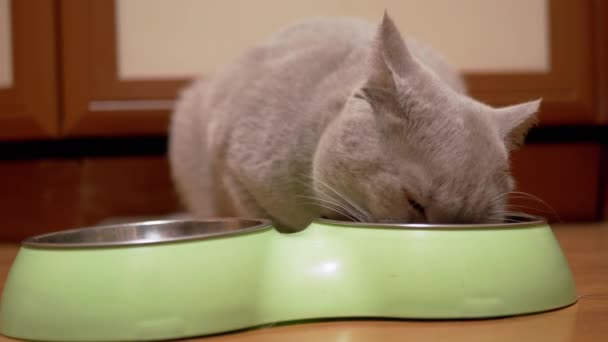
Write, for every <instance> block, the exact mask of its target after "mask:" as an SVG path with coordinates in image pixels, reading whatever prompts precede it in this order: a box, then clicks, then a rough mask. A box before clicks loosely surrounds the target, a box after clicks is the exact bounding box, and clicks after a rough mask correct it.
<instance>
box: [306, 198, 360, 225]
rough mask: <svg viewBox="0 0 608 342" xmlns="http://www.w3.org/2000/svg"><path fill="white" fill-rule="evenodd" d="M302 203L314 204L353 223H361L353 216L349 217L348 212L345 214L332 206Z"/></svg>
mask: <svg viewBox="0 0 608 342" xmlns="http://www.w3.org/2000/svg"><path fill="white" fill-rule="evenodd" d="M301 203H302V204H314V205H317V206H319V207H321V208H325V209H328V210H330V211H333V212H336V213H338V214H340V215H342V216H344V217H346V218H348V219H349V220H351V221H353V222H358V221H359V220H358V219H357V218H356V217H353V216H351V215H349V214H348V213H346V212H344V211H342V210H339V209H336V208H334V207H332V206H330V205H325V204H321V203H318V202H301Z"/></svg>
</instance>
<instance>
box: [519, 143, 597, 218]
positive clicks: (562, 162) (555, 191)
mask: <svg viewBox="0 0 608 342" xmlns="http://www.w3.org/2000/svg"><path fill="white" fill-rule="evenodd" d="M600 154H601V147H600V145H599V144H594V143H578V144H574V143H571V144H529V145H526V146H525V147H524V148H522V149H521V150H520V151H517V152H515V153H514V154H513V175H514V177H515V179H516V181H517V190H518V191H522V192H526V193H530V194H532V195H533V196H535V197H537V199H533V198H531V197H527V196H520V195H515V196H513V201H512V203H513V204H514V205H515V207H514V208H513V209H515V210H522V211H525V212H529V213H532V214H537V215H541V216H544V217H547V218H548V219H550V220H551V221H559V220H561V221H564V222H575V221H592V220H597V219H600V216H601V210H600V206H601V203H602V200H603V199H602V198H600V196H601V191H600V188H601V187H600V186H601V178H602V176H604V175H602V174H600V162H601V156H600ZM543 202H545V203H543ZM554 210H555V212H556V213H557V215H556V214H555V213H554V212H553V211H554Z"/></svg>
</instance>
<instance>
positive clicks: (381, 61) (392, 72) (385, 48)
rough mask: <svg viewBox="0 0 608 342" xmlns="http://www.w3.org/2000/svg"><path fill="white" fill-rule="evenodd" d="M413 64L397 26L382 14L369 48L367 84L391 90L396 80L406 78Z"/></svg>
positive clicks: (386, 15)
mask: <svg viewBox="0 0 608 342" xmlns="http://www.w3.org/2000/svg"><path fill="white" fill-rule="evenodd" d="M415 63H416V62H415V61H414V59H413V57H412V55H411V54H410V51H409V50H408V48H407V46H406V43H405V41H404V40H403V37H401V34H400V33H399V30H398V29H397V26H396V25H395V23H394V22H393V20H392V19H391V17H389V15H388V14H387V13H386V12H384V16H383V17H382V22H381V23H380V25H379V26H378V29H377V31H376V35H375V37H374V40H373V43H372V46H371V51H370V64H369V68H370V70H369V71H370V74H369V79H368V83H370V84H371V85H373V86H377V87H380V88H391V87H392V86H394V83H395V81H396V79H397V78H405V77H406V75H407V73H408V72H409V70H411V69H412V68H413V67H415Z"/></svg>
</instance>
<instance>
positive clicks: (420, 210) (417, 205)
mask: <svg viewBox="0 0 608 342" xmlns="http://www.w3.org/2000/svg"><path fill="white" fill-rule="evenodd" d="M407 202H408V203H409V204H410V205H411V206H412V208H414V209H415V210H416V211H417V212H418V213H419V214H420V215H422V216H426V215H425V212H424V207H423V206H422V205H421V204H420V203H418V202H416V201H415V200H413V199H408V200H407Z"/></svg>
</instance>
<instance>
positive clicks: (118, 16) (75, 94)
mask: <svg viewBox="0 0 608 342" xmlns="http://www.w3.org/2000/svg"><path fill="white" fill-rule="evenodd" d="M212 3H213V4H216V5H217V6H211V5H209V3H208V2H194V1H187V0H181V1H168V0H155V1H152V2H148V1H146V2H145V4H142V2H139V1H137V0H135V1H134V0H118V1H104V0H92V1H77V0H63V1H61V5H62V6H61V12H62V17H63V27H62V34H63V36H64V37H63V38H64V44H63V47H62V49H63V55H64V58H65V59H64V61H63V66H64V70H65V79H64V94H65V101H64V102H65V112H66V116H65V119H64V123H65V125H64V127H63V130H64V132H65V134H68V135H107V134H148V133H152V134H159V133H160V134H164V133H165V132H166V125H167V118H168V114H169V112H170V110H171V108H172V100H173V99H174V98H175V95H176V92H177V91H178V89H179V88H180V87H181V86H183V85H185V84H186V82H187V81H188V80H189V78H190V76H191V75H185V74H191V73H192V74H194V73H195V72H194V70H196V69H200V73H202V74H203V75H204V74H205V73H206V72H212V71H213V70H215V69H217V68H218V67H219V66H220V65H222V64H223V63H225V62H226V61H227V60H228V59H230V58H232V57H234V56H235V55H236V54H238V52H240V51H242V50H243V49H245V48H246V47H247V45H249V44H250V43H253V42H255V41H258V40H259V39H262V38H263V37H265V35H266V34H268V33H270V32H272V31H274V30H275V29H276V28H277V27H279V26H281V25H282V24H285V23H288V22H292V21H293V20H295V19H296V18H299V17H303V16H309V15H314V14H327V15H337V14H347V15H359V16H362V17H367V18H369V19H372V20H375V21H377V20H378V17H379V15H378V12H381V10H382V9H383V8H384V7H387V8H389V9H390V6H388V5H393V6H395V7H396V8H397V9H398V10H397V11H393V12H392V14H393V17H395V18H396V20H397V22H398V23H399V25H400V26H401V27H402V29H404V30H405V31H406V32H414V34H417V35H419V36H422V37H425V38H427V39H428V40H430V41H431V42H433V43H434V45H437V47H438V49H440V50H444V52H445V53H446V54H447V55H449V56H450V57H451V59H454V62H455V63H456V64H458V65H459V66H460V67H462V69H463V70H465V77H466V79H467V81H468V83H469V85H470V88H471V91H472V93H473V96H475V97H477V98H479V99H481V100H483V101H485V102H488V103H490V104H493V105H505V104H511V103H514V102H519V101H525V100H530V99H533V98H538V97H542V98H543V99H544V102H543V107H542V110H541V124H543V125H552V124H593V123H596V122H597V121H598V116H597V115H596V113H595V111H594V109H595V108H594V107H595V106H594V98H593V92H592V88H591V87H592V68H593V65H594V64H593V63H592V62H593V53H592V52H593V51H592V34H591V30H592V22H593V21H592V20H591V19H592V13H591V7H592V0H582V1H574V0H547V1H541V0H535V1H519V0H518V1H508V0H492V1H487V2H486V1H476V0H467V1H464V2H463V3H462V7H463V8H464V9H466V8H469V7H470V8H477V12H474V13H469V12H470V11H468V12H467V11H460V12H459V11H457V10H456V9H455V8H453V9H450V6H457V5H455V4H450V5H448V4H446V3H445V2H441V3H440V2H438V1H424V2H420V3H419V5H420V6H418V5H416V4H418V2H417V1H414V2H412V4H411V5H409V2H408V3H407V4H406V3H403V2H399V1H388V0H387V1H381V2H373V1H364V0H359V1H353V2H348V3H346V2H343V1H312V2H306V3H297V4H294V3H289V4H287V3H285V2H280V1H271V0H266V1H262V2H261V3H260V2H255V4H254V3H249V2H243V3H239V5H238V6H237V5H236V4H234V3H228V4H226V3H225V2H219V1H218V2H212ZM423 4H424V6H423ZM460 4H461V3H460V2H459V5H460ZM414 5H416V6H417V7H416V12H414V13H415V14H409V13H410V12H412V11H411V10H410V9H409V7H408V6H414ZM182 6H183V7H182ZM190 6H191V7H190ZM203 6H205V7H203ZM381 7H382V9H381ZM457 7H458V6H457ZM138 8H141V10H140V11H138V10H137V9H138ZM184 8H187V9H189V11H187V10H184ZM465 12H466V13H465ZM418 13H420V15H416V14H418ZM465 14H467V15H472V17H471V18H472V19H470V25H464V24H463V22H464V20H465V19H466V18H467V17H466V15H465ZM182 18H183V20H181V21H180V22H179V24H176V23H175V22H176V21H179V20H180V19H182ZM195 19H198V21H199V23H200V25H198V24H197V25H194V24H193V22H194V21H195ZM406 19H407V20H406ZM440 23H442V24H440ZM515 23H517V25H515ZM459 24H460V25H459ZM520 24H521V27H520ZM150 25H152V26H150ZM442 25H444V26H442ZM514 26H516V27H514ZM436 27H439V28H441V29H437V28H436ZM146 28H147V29H146ZM196 30H199V31H200V32H199V31H196ZM192 31H195V32H194V33H193V32H192ZM452 31H453V33H451V32H452ZM121 32H122V33H121ZM479 32H482V33H483V34H481V33H479ZM451 34H453V35H456V36H460V38H459V39H455V38H454V37H456V36H451ZM471 35H473V37H474V39H472V38H471ZM462 36H464V37H462ZM455 42H456V43H455ZM467 44H468V45H467ZM500 46H505V47H508V48H503V49H500ZM524 50H525V51H524ZM155 51H156V53H155ZM484 51H485V55H482V54H481V53H482V52H484ZM514 51H515V52H516V53H515V54H514V55H517V56H518V57H522V56H523V59H522V60H518V59H517V58H515V57H513V56H514V55H513V53H514ZM507 52H508V53H507ZM503 54H504V55H505V56H508V57H506V58H505V59H501V57H500V56H501V55H503ZM481 60H483V61H486V62H484V63H482V62H481ZM121 75H122V76H121ZM143 122H146V124H142V123H143Z"/></svg>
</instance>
